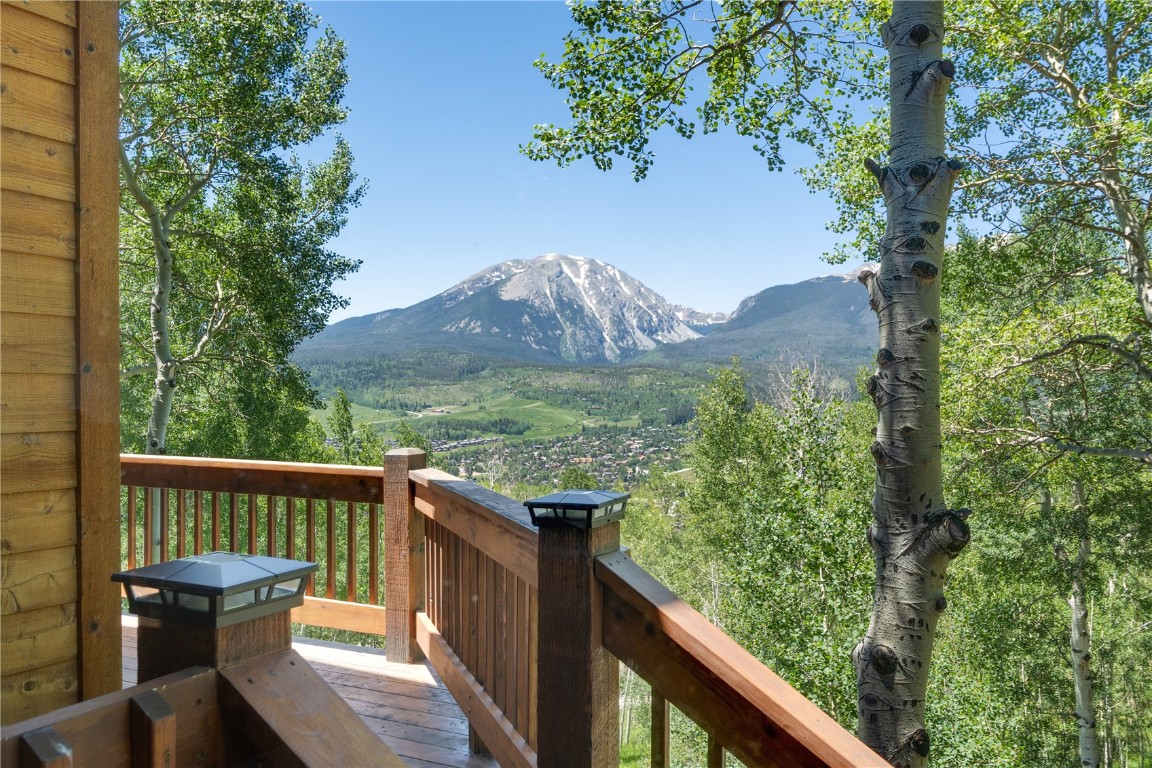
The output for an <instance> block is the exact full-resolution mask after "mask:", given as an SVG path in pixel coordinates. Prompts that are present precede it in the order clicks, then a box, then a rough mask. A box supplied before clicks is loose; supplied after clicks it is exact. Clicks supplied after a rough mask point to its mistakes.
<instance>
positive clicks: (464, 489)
mask: <svg viewBox="0 0 1152 768" xmlns="http://www.w3.org/2000/svg"><path fill="white" fill-rule="evenodd" d="M409 477H410V478H411V480H412V484H413V489H414V494H415V499H416V509H418V510H420V512H422V513H423V514H424V516H425V517H427V518H428V519H429V520H432V521H434V522H436V523H439V524H440V525H443V526H444V527H445V528H447V529H448V530H450V531H452V532H453V533H454V534H456V535H457V536H459V537H461V538H462V539H464V540H465V541H467V542H468V543H469V544H471V545H472V546H474V547H476V548H477V549H479V550H480V551H481V552H483V553H484V554H485V555H487V556H488V557H490V558H492V560H494V561H495V562H497V563H499V564H500V565H501V566H503V567H505V568H507V569H508V570H510V571H512V572H513V573H514V574H515V575H516V577H517V578H520V579H523V580H524V581H526V582H527V583H528V584H529V585H530V586H533V587H535V586H536V585H537V583H536V578H537V576H536V546H537V541H536V529H535V528H533V527H532V522H531V519H530V518H529V515H528V510H527V509H525V508H524V505H523V504H520V503H519V502H516V501H514V500H512V499H510V498H508V497H507V496H503V495H501V494H499V493H496V492H495V491H490V490H488V489H487V488H484V487H483V486H480V485H477V484H476V483H473V482H470V481H468V480H461V479H460V478H458V477H456V476H454V475H450V474H448V473H447V472H442V471H440V470H438V469H418V470H413V471H412V472H410V473H409Z"/></svg>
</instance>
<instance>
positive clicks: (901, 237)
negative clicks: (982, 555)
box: [853, 0, 969, 768]
mask: <svg viewBox="0 0 1152 768" xmlns="http://www.w3.org/2000/svg"><path fill="white" fill-rule="evenodd" d="M943 17H944V11H943V3H939V2H915V1H912V0H896V2H894V3H893V7H892V17H891V18H890V19H889V20H888V22H887V23H886V24H885V25H884V26H883V28H882V30H881V32H882V33H883V38H884V43H885V45H886V47H887V48H888V53H889V57H890V62H891V64H890V72H891V92H890V93H891V134H892V139H891V147H890V151H889V158H888V166H887V167H883V168H882V167H880V166H878V165H877V164H876V163H875V162H872V161H871V160H868V161H866V165H867V166H868V168H869V170H871V171H872V173H873V174H874V175H875V176H876V178H877V181H878V182H879V184H880V189H881V191H882V193H883V195H884V201H885V204H886V207H887V214H888V215H887V228H886V230H885V233H884V237H883V239H882V240H881V242H880V266H879V270H878V271H877V272H866V273H864V274H862V275H861V281H862V282H864V284H865V285H866V286H867V287H868V293H869V296H870V299H871V304H872V308H873V310H874V311H875V312H876V314H877V316H878V318H879V326H880V350H879V352H878V353H877V358H876V359H877V370H876V373H875V374H874V375H873V376H872V377H871V378H870V379H869V382H868V392H869V394H870V395H871V397H872V400H873V402H874V403H875V405H876V410H877V413H878V422H877V426H876V439H875V441H874V442H873V443H872V447H871V451H872V456H873V458H874V459H875V460H876V493H875V496H874V498H873V502H872V509H873V515H874V518H875V519H874V522H873V524H872V526H871V527H870V528H869V530H868V539H869V542H870V543H871V544H872V549H873V554H874V555H875V558H876V587H875V593H874V598H873V607H872V618H871V621H870V623H869V626H868V631H867V634H866V635H865V636H864V638H863V639H862V640H861V641H860V642H859V644H857V646H856V648H855V650H854V651H853V663H854V666H855V669H856V682H857V691H858V714H859V724H858V734H859V736H860V738H861V740H862V741H864V742H865V743H866V744H868V746H870V747H871V748H872V749H874V750H875V751H876V752H877V753H879V754H880V755H881V756H883V757H884V758H885V759H886V760H888V761H889V762H890V763H892V764H893V765H895V766H898V767H902V766H907V768H922V767H923V766H925V765H927V762H928V753H929V746H930V740H929V737H928V732H927V731H926V729H925V727H924V699H925V696H926V694H927V688H928V669H929V663H930V661H931V656H932V644H933V640H934V636H935V631H936V623H937V619H938V618H939V616H940V614H941V613H942V612H943V611H944V609H945V607H946V606H947V601H946V599H945V597H944V576H945V571H946V569H947V567H948V563H949V561H950V560H951V559H952V558H954V557H955V556H956V555H957V554H959V552H960V550H962V549H963V548H964V546H965V545H966V544H967V543H968V534H969V531H968V525H967V523H966V522H965V518H966V517H967V515H968V511H967V510H952V509H949V508H948V507H947V505H946V504H945V501H944V492H943V483H942V478H941V470H940V462H941V437H940V326H939V322H938V319H937V318H938V317H939V314H940V285H939V280H938V277H939V275H940V269H941V263H942V259H943V254H944V230H945V224H946V221H947V217H948V206H949V202H950V200H951V195H952V186H953V181H954V179H955V176H956V173H957V172H958V170H959V164H957V163H953V162H949V161H947V160H945V158H944V99H945V97H946V95H947V91H948V86H949V84H950V83H951V80H952V77H953V75H954V67H953V65H952V62H950V61H946V60H943V59H942V55H943V36H944V18H943Z"/></svg>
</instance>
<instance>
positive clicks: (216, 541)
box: [212, 491, 220, 552]
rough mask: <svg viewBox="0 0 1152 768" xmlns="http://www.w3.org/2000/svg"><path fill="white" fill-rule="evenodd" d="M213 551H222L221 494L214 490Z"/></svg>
mask: <svg viewBox="0 0 1152 768" xmlns="http://www.w3.org/2000/svg"><path fill="white" fill-rule="evenodd" d="M212 551H213V552H219V551H220V494H219V493H218V492H217V491H212Z"/></svg>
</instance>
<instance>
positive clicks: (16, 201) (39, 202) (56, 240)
mask: <svg viewBox="0 0 1152 768" xmlns="http://www.w3.org/2000/svg"><path fill="white" fill-rule="evenodd" d="M0 248H2V249H3V251H4V258H5V270H7V268H8V265H7V261H8V259H9V258H10V254H17V253H31V254H35V255H38V256H51V257H54V258H57V259H68V260H72V259H74V258H75V257H76V222H75V218H74V216H73V205H72V203H70V202H68V201H66V200H50V199H48V198H45V197H37V196H35V195H30V194H27V193H24V192H16V191H13V190H9V189H5V190H3V191H0ZM73 269H74V267H73ZM72 301H73V302H75V297H73V298H72Z"/></svg>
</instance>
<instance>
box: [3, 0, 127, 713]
mask: <svg viewBox="0 0 1152 768" xmlns="http://www.w3.org/2000/svg"><path fill="white" fill-rule="evenodd" d="M117 19H118V16H117V6H116V3H114V2H75V1H74V0H70V1H67V2H34V1H32V0H26V1H23V2H19V1H17V2H13V1H11V0H4V2H3V4H2V5H0V45H2V48H3V52H2V53H3V55H2V61H0V68H2V71H0V79H2V97H0V98H2V103H0V107H2V108H0V124H2V125H0V128H2V131H3V137H2V145H0V194H2V201H0V216H2V222H0V287H2V291H0V682H2V687H3V688H2V690H3V693H2V698H0V722H3V723H11V722H15V721H19V720H23V719H26V718H28V717H31V716H34V715H37V714H41V713H44V712H47V711H50V710H52V709H55V708H57V707H60V706H64V705H67V704H71V703H74V702H76V701H78V700H79V699H82V698H91V697H93V696H98V695H101V694H104V693H107V692H108V691H112V690H116V689H117V688H119V687H120V622H119V614H120V604H119V593H118V591H117V590H116V589H115V587H114V586H113V585H112V583H111V581H110V580H109V577H110V575H111V573H112V572H113V571H115V570H117V569H118V567H119V563H120V556H119V547H120V532H119V506H120V505H119V479H120V474H119V383H118V379H119V344H118V335H119V331H118V300H117V293H116V291H117V265H118V259H117V239H118V232H117V223H116V222H117V212H118V211H117V209H118V189H117V167H116V132H117V110H118V103H117V101H118V72H117V59H118V57H117V50H116V38H117V23H118V22H117Z"/></svg>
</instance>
